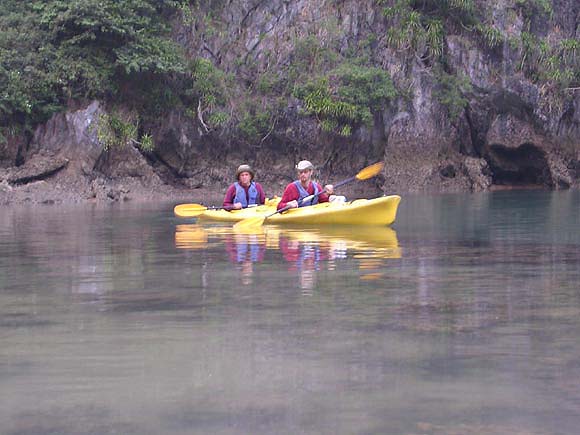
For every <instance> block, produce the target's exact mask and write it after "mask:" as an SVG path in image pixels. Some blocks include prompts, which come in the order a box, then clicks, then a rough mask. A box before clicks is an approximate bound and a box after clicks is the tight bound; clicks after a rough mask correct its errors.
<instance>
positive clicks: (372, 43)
mask: <svg viewBox="0 0 580 435" xmlns="http://www.w3.org/2000/svg"><path fill="white" fill-rule="evenodd" d="M399 3H401V2H396V1H390V2H389V1H384V0H382V1H380V0H327V1H320V2H318V1H317V2H313V1H311V0H296V1H287V0H269V1H263V0H230V1H227V0H223V1H217V0H216V1H205V2H203V1H202V2H196V3H195V5H192V6H190V8H189V13H188V14H187V19H180V20H176V21H175V22H174V28H173V37H174V39H175V40H176V41H177V42H178V43H179V44H180V45H181V46H182V47H183V48H184V49H185V51H186V53H187V56H188V57H190V58H191V59H207V60H209V61H210V62H211V64H212V65H213V67H215V68H216V69H218V70H219V71H222V72H224V73H225V74H227V75H228V76H229V77H230V81H229V82H228V85H227V88H226V91H225V99H226V102H222V103H221V107H220V109H221V112H220V111H219V110H217V108H216V105H215V104H214V105H213V106H212V105H210V104H208V105H206V106H203V105H202V98H201V97H200V98H199V99H198V104H197V106H196V105H195V104H194V105H193V107H184V106H180V107H175V108H174V109H173V110H170V111H167V112H166V113H165V114H164V115H163V116H162V117H160V118H157V119H150V120H148V124H147V125H145V126H144V127H146V129H147V130H148V131H151V132H152V136H153V139H154V141H155V143H156V147H155V149H154V151H152V152H140V151H138V150H137V148H135V147H132V146H129V147H128V148H126V149H124V150H123V151H119V150H116V151H115V150H113V151H111V150H104V149H103V147H102V145H100V144H99V140H98V138H97V137H96V135H95V133H94V129H93V130H91V129H90V128H89V124H90V123H91V119H92V117H93V116H94V114H95V113H96V112H97V111H99V110H101V111H102V110H105V109H103V107H105V106H104V105H103V104H100V103H98V102H92V103H91V104H89V105H87V106H85V107H84V108H82V109H81V110H76V111H71V112H69V113H65V114H60V115H57V116H55V117H53V119H51V120H50V121H49V122H48V123H47V124H46V125H43V126H40V127H38V129H37V130H36V133H35V134H34V137H33V138H32V139H31V140H30V141H28V142H26V143H23V140H22V138H9V140H8V142H7V144H5V145H4V148H5V149H3V150H2V149H0V153H2V156H3V165H2V166H4V167H5V169H0V186H4V187H3V189H4V192H6V191H7V190H13V189H17V188H18V186H22V185H24V184H28V183H31V182H35V183H38V181H39V180H45V181H47V182H50V180H53V179H57V178H58V177H67V178H68V179H74V180H76V181H75V185H77V186H84V187H83V189H81V190H82V195H81V196H83V197H93V198H94V197H104V198H107V197H108V198H111V197H113V198H115V199H118V198H119V197H122V196H123V194H122V191H123V189H125V190H127V189H126V188H125V187H119V184H118V183H117V184H116V186H117V187H115V188H112V189H113V190H115V189H117V190H116V191H115V192H116V193H111V192H109V193H107V191H106V188H105V187H103V186H105V185H107V184H110V183H112V182H114V180H121V179H125V180H132V181H131V182H132V183H133V182H135V183H137V182H138V183H139V184H140V185H141V186H143V187H144V188H145V189H147V188H150V189H157V188H159V189H162V186H165V185H168V184H170V185H171V186H173V187H177V188H179V186H182V187H183V188H185V189H191V188H196V187H208V188H212V189H222V188H223V187H225V185H226V184H227V183H229V182H231V181H232V180H231V178H232V173H233V171H234V170H235V167H237V165H238V164H240V163H242V162H243V163H249V164H251V165H253V166H254V167H256V168H257V170H258V174H259V178H260V181H262V182H263V183H264V184H265V185H266V186H267V188H268V190H269V193H272V194H274V193H278V194H279V193H281V189H282V187H283V185H284V184H285V183H286V182H288V181H289V180H290V179H291V178H292V176H293V171H292V168H293V165H294V163H295V162H297V161H298V160H300V159H303V158H308V159H309V160H312V161H314V162H315V163H316V164H317V166H318V169H319V174H318V175H319V177H320V178H321V179H322V180H324V181H329V182H332V181H336V180H338V179H340V178H341V177H343V176H349V175H352V174H353V173H356V171H357V170H358V169H360V168H361V167H363V166H365V165H366V164H368V163H371V162H374V161H377V160H384V161H385V163H386V166H385V171H384V174H383V175H382V176H381V177H379V178H377V179H376V180H375V181H374V182H372V183H368V184H365V186H353V189H354V190H352V191H351V193H352V194H377V193H380V192H385V193H403V192H407V191H415V192H418V191H481V190H488V189H493V188H495V187H498V186H507V187H510V186H526V187H529V186H534V187H541V188H549V189H562V188H571V187H578V186H579V185H580V181H579V179H580V89H579V88H578V86H577V84H576V82H575V81H574V79H572V80H571V81H569V83H568V85H567V86H566V85H560V86H557V84H556V83H555V80H556V79H555V78H554V77H556V78H557V76H556V75H553V76H550V77H548V78H545V77H544V78H539V77H540V76H541V73H542V72H544V73H545V72H546V71H547V72H554V71H556V72H557V71H559V70H550V69H549V65H548V64H547V63H546V62H544V64H541V62H543V61H544V60H542V58H540V57H537V58H536V60H534V62H536V63H537V65H535V66H534V65H531V66H530V57H533V56H538V54H537V53H536V52H534V51H533V47H530V46H529V44H528V45H526V41H528V40H529V38H536V39H535V40H536V41H548V42H549V43H550V44H551V45H550V46H549V47H559V46H560V45H558V44H559V43H560V42H561V41H572V42H571V43H569V44H571V47H572V49H571V51H570V50H569V51H566V52H564V51H561V52H559V53H560V54H561V56H564V54H565V55H566V56H568V57H566V59H561V61H562V63H566V64H567V65H572V68H575V67H579V65H580V54H579V53H578V50H580V47H578V46H577V45H574V41H576V42H577V41H578V40H579V37H580V28H579V25H578V23H579V19H580V4H579V3H578V2H577V1H576V0H558V1H553V2H552V3H551V9H550V11H549V13H543V14H538V13H537V14H536V15H533V14H532V15H530V11H531V12H533V11H534V7H535V8H538V7H539V5H540V6H541V5H543V4H544V3H546V2H542V1H540V0H537V1H532V0H530V1H522V0H502V1H500V2H497V1H482V0H478V1H476V2H474V6H475V8H477V10H478V11H479V13H480V15H479V16H480V17H482V21H481V24H482V25H481V26H479V27H477V26H474V27H473V29H476V30H477V29H479V30H478V31H479V33H477V31H475V30H472V31H466V26H465V24H464V21H461V19H455V21H454V20H453V17H454V14H457V15H459V13H458V12H457V11H458V10H460V9H458V8H459V6H457V7H456V6H455V5H456V4H460V3H461V2H458V1H455V2H454V1H446V2H425V4H426V5H430V4H431V3H433V4H445V5H447V6H448V7H449V14H450V15H449V16H447V17H446V18H444V20H445V21H443V22H444V23H445V32H444V34H443V35H442V36H441V38H440V39H438V40H436V41H435V42H430V41H431V40H430V39H429V37H430V36H429V35H431V33H429V31H430V29H431V28H430V27H429V25H430V24H429V23H433V22H435V21H430V20H431V19H432V18H433V17H436V14H437V13H438V12H437V8H436V7H435V6H433V7H427V6H425V7H424V8H423V9H422V10H420V12H421V13H422V14H423V15H422V17H423V18H424V20H423V21H422V23H423V24H422V25H423V26H424V27H422V28H421V31H425V32H426V33H424V34H423V33H419V32H418V31H415V32H414V33H409V32H408V33H406V34H404V35H403V36H405V37H406V38H408V39H407V40H405V38H400V39H399V40H396V38H395V37H394V36H393V34H394V33H393V29H395V28H397V29H400V28H401V26H402V25H403V24H401V23H404V22H405V19H407V21H408V20H410V18H408V17H407V18H405V17H406V16H404V11H403V12H401V11H400V10H396V11H395V12H396V13H395V12H393V10H395V9H393V7H394V6H396V5H397V4H399ZM411 3H413V2H411ZM454 7H455V9H454ZM389 8H391V9H389ZM526 8H527V9H526ZM411 12H413V11H411ZM461 12H465V11H461ZM397 13H398V14H399V15H398V16H397V15H396V14H397ZM402 14H403V15H402ZM430 14H431V15H430ZM393 16H396V17H398V18H396V19H394V18H393ZM412 16H413V15H409V17H412ZM401 17H402V18H401ZM425 17H426V18H425ZM182 18H183V17H182ZM425 23H427V24H425ZM396 26H399V27H396ZM486 26H487V27H486ZM404 29H406V28H404ZM404 29H403V30H404ZM417 35H419V36H420V37H417ZM421 35H422V36H421ZM439 35H441V34H439ZM415 38H416V39H415ZM421 38H422V39H421ZM494 38H495V39H494ZM304 41H308V42H309V44H310V45H308V50H309V51H308V52H307V53H306V57H305V55H304V53H302V54H301V53H299V52H298V49H299V48H300V47H305V45H304V44H302V43H303V42H304ZM301 44H302V45H301ZM561 46H564V45H563V43H562V44H561ZM562 53H564V54H562ZM570 53H572V54H570ZM551 54H552V55H554V56H555V55H557V54H558V52H557V51H554V50H552V52H551ZM327 55H328V59H336V57H338V58H341V59H348V61H349V64H356V62H359V63H361V62H364V63H365V64H366V65H367V66H371V67H373V68H379V69H380V70H382V71H384V72H386V73H388V76H389V77H390V79H392V82H393V84H394V87H395V88H396V91H397V92H396V95H395V96H389V97H388V98H385V99H384V100H383V103H382V104H381V105H380V107H377V106H375V107H372V110H371V116H372V119H371V120H370V122H353V123H351V125H350V126H348V127H349V130H347V131H346V134H337V131H336V130H334V131H333V130H329V129H325V128H323V126H324V125H323V124H322V123H321V121H324V119H322V118H323V117H322V116H321V113H322V112H313V111H312V110H311V111H310V112H309V111H308V110H307V109H308V107H307V104H306V102H305V99H304V98H301V97H300V96H299V95H296V93H292V92H289V91H288V89H290V88H291V87H289V86H288V84H289V83H290V84H291V82H292V80H293V77H298V76H299V75H300V73H305V72H306V73H307V74H311V75H313V76H314V75H317V74H319V73H320V74H322V73H324V72H328V76H327V78H329V79H330V85H329V87H330V88H332V86H333V83H332V80H333V79H335V78H336V76H334V75H333V74H334V72H333V71H337V69H336V65H337V62H336V60H328V59H327V58H326V57H325V56H327ZM299 56H302V57H301V59H302V60H303V59H304V58H306V59H310V60H309V62H310V63H306V64H305V63H298V62H297V59H298V58H299ZM308 56H310V57H308ZM331 56H334V58H331ZM546 56H547V55H546ZM333 62H334V63H333ZM329 64H332V65H330V66H329ZM538 65H540V66H538ZM541 65H544V66H543V68H544V69H545V71H542V70H541ZM296 66H299V67H300V68H302V69H307V70H308V71H304V70H303V71H296V70H295V69H293V68H295V67H296ZM333 68H334V69H333ZM532 68H535V69H534V70H533V71H531V69H532ZM272 77H274V79H273V81H270V82H269V83H270V86H269V87H267V89H266V90H263V88H261V86H262V84H263V83H265V82H266V79H267V78H272ZM194 79H195V77H194ZM260 89H261V90H260ZM192 101H194V100H192ZM249 101H251V103H252V104H253V106H252V108H250V109H248V108H247V107H248V102H249ZM218 105H219V104H218ZM260 109H262V112H260ZM218 113H227V114H228V119H229V122H225V123H222V124H219V123H214V124H211V122H210V121H211V120H210V116H212V114H214V115H215V114H218ZM244 113H248V114H250V115H252V116H254V117H253V118H252V119H253V120H256V119H257V118H258V115H257V114H260V113H267V114H268V116H267V117H266V122H265V123H263V124H264V125H262V128H261V129H257V131H255V132H254V134H253V135H244V134H241V133H240V131H241V130H240V125H242V124H243V121H244V118H243V116H244V115H243V114H244ZM234 121H235V122H234ZM359 121H360V120H359ZM351 127H352V129H351ZM343 133H344V130H343ZM40 156H44V157H43V158H44V159H45V160H46V162H47V163H46V165H44V166H43V165H39V163H38V161H39V160H38V159H40V158H41V157H40ZM33 159H36V160H33ZM15 164H18V168H14V167H11V166H14V165H15ZM6 167H8V168H6ZM34 167H35V168H37V170H36V175H34V174H33V173H31V172H30V171H33V169H31V168H34ZM33 172H34V171H33ZM55 177H56V178H55ZM23 180H24V181H23ZM121 183H122V182H121ZM119 189H120V190H119ZM357 189H359V190H357ZM360 189H363V190H360ZM0 190H1V189H0ZM129 190H130V189H129ZM120 191H121V193H119V192H120ZM129 196H130V195H129Z"/></svg>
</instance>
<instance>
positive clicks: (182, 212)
mask: <svg viewBox="0 0 580 435" xmlns="http://www.w3.org/2000/svg"><path fill="white" fill-rule="evenodd" d="M206 210H232V207H206V206H205V205H201V204H178V205H176V206H175V208H174V209H173V213H175V215H176V216H179V217H196V216H199V215H200V214H202V213H203V212H205V211H206Z"/></svg>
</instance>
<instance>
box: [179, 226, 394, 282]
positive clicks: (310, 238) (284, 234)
mask: <svg viewBox="0 0 580 435" xmlns="http://www.w3.org/2000/svg"><path fill="white" fill-rule="evenodd" d="M216 242H217V243H223V245H224V248H225V250H226V252H227V253H228V257H229V259H230V261H231V262H232V263H234V264H236V265H238V266H239V267H242V272H243V273H242V276H243V277H245V278H248V277H250V276H251V271H252V269H253V266H252V264H253V263H256V262H261V261H263V260H264V257H265V255H266V251H267V250H271V251H280V252H281V253H282V257H283V258H284V260H285V261H286V262H287V263H288V270H289V271H293V272H299V273H300V276H301V287H303V288H311V287H312V286H313V283H314V281H315V274H316V272H317V271H319V270H321V269H327V270H334V269H335V268H336V267H337V263H338V262H340V261H344V260H346V259H348V258H349V257H350V258H353V259H356V260H357V261H358V266H359V269H360V271H361V279H377V278H379V277H381V276H382V273H383V272H382V270H383V269H384V260H385V259H392V258H400V257H401V250H400V248H399V246H398V241H397V235H396V233H395V231H394V230H393V229H391V228H388V227H318V228H308V227H307V228H304V227H300V228H280V227H271V226H264V227H258V228H252V229H245V231H244V232H237V231H236V230H234V229H233V228H232V227H221V226H213V227H212V226H207V227H206V226H202V225H198V224H189V225H177V226H176V228H175V246H176V247H177V248H179V249H192V250H196V249H200V250H203V249H206V248H207V247H208V246H210V244H214V243H216ZM246 281H247V280H246Z"/></svg>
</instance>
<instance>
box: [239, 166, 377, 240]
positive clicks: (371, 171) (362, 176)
mask: <svg viewBox="0 0 580 435" xmlns="http://www.w3.org/2000/svg"><path fill="white" fill-rule="evenodd" d="M383 166H385V164H384V163H383V162H377V163H373V164H372V165H370V166H367V167H366V168H364V169H361V170H360V171H359V172H358V174H356V175H355V176H354V177H350V178H347V179H346V180H343V181H340V182H338V183H336V184H335V185H334V186H333V187H334V188H335V189H336V188H337V187H340V186H344V185H345V184H347V183H350V182H351V181H355V180H359V181H362V180H368V179H369V178H372V177H374V176H375V175H377V174H378V173H379V172H381V170H382V169H383ZM323 193H324V190H322V191H320V192H318V193H317V194H315V195H309V196H307V197H305V198H303V199H302V201H300V204H303V203H305V202H308V201H312V200H313V199H314V198H315V197H317V196H319V195H322V194H323ZM289 209H290V207H289V206H286V207H283V208H281V209H280V210H277V211H275V212H274V213H271V214H269V215H266V216H256V217H251V218H248V219H244V220H241V221H239V222H238V223H236V224H235V225H234V229H242V228H248V227H254V226H257V227H259V226H261V225H263V224H264V221H265V220H266V219H268V218H270V217H272V216H274V215H275V214H278V213H282V212H285V211H286V210H289Z"/></svg>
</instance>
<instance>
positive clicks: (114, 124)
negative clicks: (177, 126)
mask: <svg viewBox="0 0 580 435" xmlns="http://www.w3.org/2000/svg"><path fill="white" fill-rule="evenodd" d="M136 118H137V117H136V115H135V114H127V115H122V114H120V113H117V112H113V113H109V114H103V115H100V116H99V119H98V120H97V123H96V129H97V137H98V139H99V142H100V143H101V144H102V145H103V148H104V149H105V150H109V149H111V148H115V147H116V148H122V147H125V146H127V145H130V144H131V145H136V146H137V147H138V148H141V149H142V150H143V151H151V150H152V149H153V147H154V144H153V138H152V137H151V135H149V134H143V135H142V136H141V137H140V138H139V134H138V131H139V123H138V121H137V120H136Z"/></svg>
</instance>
